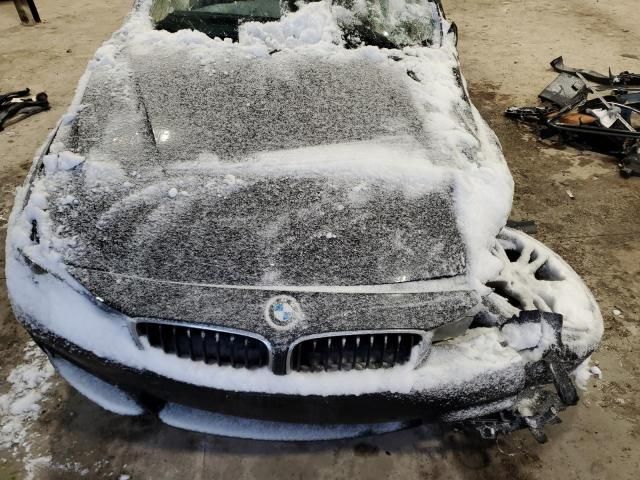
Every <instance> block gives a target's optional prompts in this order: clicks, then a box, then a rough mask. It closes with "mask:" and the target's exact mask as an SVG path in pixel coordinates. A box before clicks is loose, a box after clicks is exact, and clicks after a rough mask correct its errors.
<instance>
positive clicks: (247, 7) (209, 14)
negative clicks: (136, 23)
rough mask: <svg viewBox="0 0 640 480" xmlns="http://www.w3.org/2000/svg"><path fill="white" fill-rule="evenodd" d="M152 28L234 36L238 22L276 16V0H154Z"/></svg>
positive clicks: (215, 35) (235, 36) (277, 14)
mask: <svg viewBox="0 0 640 480" xmlns="http://www.w3.org/2000/svg"><path fill="white" fill-rule="evenodd" d="M151 18H152V19H153V21H154V22H155V23H156V28H158V29H160V30H168V31H170V32H176V31H178V30H182V29H192V30H200V31H201V32H204V33H206V34H207V35H209V36H210V37H221V38H225V37H228V38H233V39H237V38H238V23H239V22H241V21H244V20H257V21H268V20H277V19H279V18H280V1H279V0H235V1H234V0H154V2H153V5H152V7H151Z"/></svg>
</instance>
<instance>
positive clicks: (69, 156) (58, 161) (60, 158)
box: [42, 151, 84, 175]
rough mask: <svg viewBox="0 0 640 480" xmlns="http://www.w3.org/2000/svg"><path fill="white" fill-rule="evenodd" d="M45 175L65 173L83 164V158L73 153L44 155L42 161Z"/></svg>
mask: <svg viewBox="0 0 640 480" xmlns="http://www.w3.org/2000/svg"><path fill="white" fill-rule="evenodd" d="M42 161H43V163H44V169H45V173H46V175H53V174H55V173H56V172H59V171H67V170H71V169H72V168H75V167H77V166H78V165H80V164H81V163H82V162H84V157H83V156H82V155H78V154H76V153H73V152H69V151H63V152H61V153H52V154H49V155H45V156H44V157H43V159H42Z"/></svg>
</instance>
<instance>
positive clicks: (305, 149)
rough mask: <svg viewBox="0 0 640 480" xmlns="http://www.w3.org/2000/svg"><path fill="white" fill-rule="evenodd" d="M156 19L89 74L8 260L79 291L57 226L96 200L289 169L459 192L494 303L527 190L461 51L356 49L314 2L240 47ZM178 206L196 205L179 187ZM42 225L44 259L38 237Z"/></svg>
mask: <svg viewBox="0 0 640 480" xmlns="http://www.w3.org/2000/svg"><path fill="white" fill-rule="evenodd" d="M149 5H150V2H149V1H143V2H141V4H140V6H138V8H137V10H135V11H134V13H132V15H131V16H130V17H129V18H128V20H127V21H126V22H125V25H124V26H123V27H122V28H121V30H120V31H118V32H116V34H114V36H113V37H112V38H111V39H110V40H109V41H108V42H106V43H105V45H103V46H102V47H101V48H100V49H99V50H98V52H97V53H96V57H95V59H94V60H93V61H92V62H91V63H90V65H89V67H88V69H87V72H86V73H85V75H84V77H83V79H82V80H81V82H80V85H79V88H78V92H77V94H76V98H75V100H74V102H73V105H72V107H71V108H70V111H69V113H68V114H67V115H66V116H65V117H64V118H63V121H62V124H61V127H60V130H59V132H58V134H57V135H56V137H55V139H54V140H55V141H54V142H53V144H52V146H51V153H52V154H53V155H58V157H57V158H51V157H50V158H49V160H48V161H47V172H46V173H47V175H46V176H37V178H36V179H35V181H34V182H33V185H32V187H31V190H30V195H29V196H28V202H27V204H26V208H25V209H24V210H23V211H20V207H21V206H22V203H23V201H24V199H25V198H27V197H26V189H23V190H22V191H21V193H20V194H19V196H18V199H17V201H16V205H17V208H16V209H15V210H14V213H13V216H12V219H11V229H10V231H9V234H8V240H9V241H8V242H7V248H9V249H16V248H19V249H21V250H22V251H24V253H25V254H27V255H28V256H29V257H30V258H32V259H33V260H34V261H36V262H37V263H39V264H41V265H42V266H44V267H45V268H47V269H49V270H51V271H54V272H56V273H58V274H60V275H63V276H64V275H66V273H65V270H64V267H63V266H62V263H61V262H62V260H63V259H64V258H65V257H66V255H67V254H68V252H69V250H70V249H71V250H73V249H82V247H83V245H82V238H81V237H79V236H74V235H73V234H72V233H71V232H68V231H65V225H64V224H61V223H59V222H56V218H57V217H56V212H62V211H64V210H65V209H67V210H69V209H71V210H72V209H73V206H74V204H76V205H77V203H78V202H80V201H88V200H87V199H89V198H91V200H90V202H91V203H93V204H95V205H96V206H97V205H110V204H114V203H116V202H117V201H118V199H121V198H123V197H124V196H126V195H128V193H127V190H129V191H131V189H133V190H135V189H136V188H139V187H141V186H145V187H146V186H148V185H150V184H153V183H154V182H156V183H158V184H161V183H162V182H167V178H169V180H170V179H171V178H177V177H179V175H180V171H181V170H182V171H183V172H184V170H185V169H190V168H199V169H200V170H199V171H200V172H202V166H203V165H204V166H205V167H207V168H213V167H215V168H220V170H227V171H229V172H228V173H232V174H234V175H237V173H238V172H242V171H243V170H242V169H243V168H244V169H248V170H255V171H263V172H264V171H268V170H270V169H271V168H273V167H276V168H278V169H279V172H278V174H279V175H287V176H290V177H300V178H308V177H309V176H310V175H311V176H315V177H318V176H321V177H323V178H327V179H330V178H331V177H336V178H338V177H339V178H341V179H343V180H344V179H348V180H350V181H352V182H353V185H354V187H357V185H359V184H361V183H363V182H364V183H369V184H376V185H381V186H382V187H383V188H389V189H391V190H394V191H400V192H402V195H408V196H411V197H419V196H420V195H429V194H433V193H434V192H438V191H442V190H443V189H446V188H448V187H449V186H452V190H451V192H452V193H451V198H452V201H453V204H454V211H455V222H456V230H458V231H459V232H460V234H461V237H462V240H463V244H464V245H465V247H464V248H465V249H466V272H467V275H468V278H469V282H470V284H471V285H472V286H473V287H474V288H476V289H477V290H478V291H485V290H484V288H485V287H484V286H483V285H484V282H485V281H486V280H487V279H489V278H492V277H493V276H494V275H495V274H496V273H497V272H498V271H499V269H500V267H501V264H500V262H499V261H498V260H497V259H495V258H494V257H493V256H492V255H491V253H490V248H491V247H492V246H493V245H494V243H495V236H496V234H497V233H498V232H499V230H500V229H501V227H502V226H503V225H504V223H505V222H506V218H507V216H508V213H509V211H510V208H511V198H512V193H513V182H512V179H511V176H510V174H509V172H508V169H507V167H506V164H505V161H504V159H503V156H502V153H501V151H500V148H499V145H498V143H497V140H496V138H495V136H494V135H493V133H492V132H491V130H490V129H489V128H488V127H487V125H486V123H485V122H484V121H483V120H482V118H481V117H480V115H479V114H478V112H477V110H476V109H475V108H474V107H473V106H472V105H470V104H468V103H467V102H466V101H465V99H464V97H465V95H464V92H463V88H464V87H463V86H461V85H459V83H458V81H457V80H456V71H457V68H458V64H457V54H456V51H455V46H454V45H453V43H452V41H451V40H450V39H447V38H445V39H444V41H443V45H442V46H441V47H429V48H427V47H419V48H409V47H407V48H404V49H402V50H387V49H379V48H376V47H371V46H365V47H361V48H357V49H353V50H347V49H345V48H344V47H343V46H342V40H341V38H340V35H339V29H338V27H337V23H336V16H337V15H339V14H340V13H341V12H340V11H338V10H337V9H336V8H332V7H331V6H330V3H329V2H314V3H312V4H308V5H303V6H301V8H300V10H299V11H297V12H295V13H290V14H286V15H285V16H283V18H282V19H281V20H280V21H277V22H270V23H266V24H257V23H246V24H244V25H243V26H242V27H241V30H240V40H239V42H237V43H232V42H230V41H222V40H220V39H210V38H209V37H207V36H206V35H204V34H203V33H200V32H195V31H179V32H177V33H174V34H172V33H168V32H165V31H156V30H154V29H153V27H152V25H151V22H150V20H149V18H148V9H149ZM342 13H344V12H342ZM274 49H277V50H279V51H278V52H275V53H274V52H273V50H274ZM270 53H271V54H270ZM314 66H317V69H316V70H315V71H314ZM165 71H166V73H167V74H166V75H161V74H160V73H162V72H165ZM243 72H244V74H243ZM358 72H360V74H358ZM362 72H365V74H362ZM260 74H264V77H263V78H264V79H265V80H264V81H263V82H262V83H260V82H256V80H257V79H259V78H260ZM354 80H355V81H354ZM250 85H254V88H253V90H252V89H251V88H249V87H250ZM287 86H290V87H291V88H292V89H293V91H294V93H295V95H291V96H290V97H289V98H287V96H286V92H287ZM341 88H342V90H341ZM296 89H297V90H296ZM220 95H223V96H224V102H221V101H220V98H219V96H220ZM271 95H274V97H275V98H276V99H277V100H278V101H277V102H276V101H274V100H273V98H272V96H271ZM283 102H284V103H283ZM278 104H281V105H282V107H281V108H280V110H279V111H277V112H274V108H276V107H277V105H278ZM305 115H306V116H305ZM225 116H226V117H228V118H229V119H230V121H229V122H227V124H224V119H225ZM256 118H259V119H260V121H255V119H256ZM274 118H275V119H276V120H275V121H273V122H272V123H271V124H269V123H268V122H269V119H274ZM242 119H248V120H247V121H246V122H245V123H244V124H240V123H238V122H239V121H240V120H242ZM249 120H250V121H249ZM305 120H306V122H307V123H305ZM233 122H235V123H233ZM308 125H311V126H313V128H306V127H308ZM251 127H253V130H252V129H251ZM276 127H277V128H276ZM78 132H82V135H78ZM211 132H213V133H211ZM252 134H253V138H251V135H252ZM398 139H400V140H398ZM234 140H235V141H234ZM398 142H400V143H398ZM381 145H384V147H382V148H380V146H381ZM396 147H397V148H396ZM373 149H376V152H375V154H374V152H372V150H373ZM381 152H383V153H385V155H381V154H380V153H381ZM394 154H395V155H394ZM327 158H332V160H331V161H327ZM67 167H69V168H70V169H68V168H67ZM192 171H193V170H192ZM232 171H233V172H232ZM245 171H246V170H245ZM32 175H33V172H32ZM169 183H170V182H169ZM184 193H185V194H186V195H188V194H189V192H188V191H184ZM167 194H168V197H169V198H175V197H176V196H178V195H180V194H182V192H181V191H180V188H179V185H177V184H176V185H174V186H170V188H168V190H167ZM88 211H91V208H89V209H88ZM98 213H99V212H97V211H96V212H95V214H96V215H97V214H98ZM60 218H62V217H60ZM33 220H36V221H37V225H38V232H37V233H38V235H39V237H40V243H39V244H34V243H33V241H32V239H31V238H30V237H32V234H33ZM329 233H331V232H329ZM104 241H105V242H108V241H109V239H108V238H105V239H104Z"/></svg>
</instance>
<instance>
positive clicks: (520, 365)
mask: <svg viewBox="0 0 640 480" xmlns="http://www.w3.org/2000/svg"><path fill="white" fill-rule="evenodd" d="M525 237H526V236H522V235H521V234H518V233H512V234H511V237H510V238H508V239H507V240H508V241H507V242H506V243H505V245H507V246H508V247H509V248H516V247H517V244H518V242H519V241H520V242H524V247H525V248H521V250H522V251H525V250H527V248H529V247H530V246H531V244H530V243H527V242H529V240H530V239H529V240H527V239H528V237H526V238H525ZM533 245H534V247H535V248H536V249H537V252H538V253H537V255H535V259H537V261H539V259H540V258H541V257H540V255H541V251H540V249H541V248H544V247H541V246H540V244H537V243H536V244H533ZM522 246H523V245H520V247H522ZM505 248H506V247H505ZM543 253H546V254H549V255H554V257H553V258H554V265H553V270H554V271H555V273H556V274H557V275H558V276H559V277H562V279H563V281H565V282H569V283H570V284H571V285H572V286H573V287H572V290H571V291H572V292H573V293H574V295H575V294H576V292H578V293H580V292H582V295H584V296H585V299H586V300H585V302H586V303H585V305H586V304H587V303H588V304H589V305H592V304H593V305H595V303H594V302H593V299H592V297H591V296H590V293H589V292H588V290H586V287H584V285H583V284H582V282H581V281H580V279H579V278H578V277H577V275H576V274H575V273H574V272H573V271H572V270H571V269H570V268H569V267H568V266H566V264H564V262H562V260H560V259H559V258H557V256H555V254H552V252H550V251H549V250H548V249H545V250H544V252H543ZM532 257H533V255H532ZM558 269H560V270H561V271H558ZM7 271H8V273H9V275H8V277H9V278H8V281H9V291H10V295H11V299H12V303H13V306H14V311H15V313H16V316H17V318H18V319H19V320H20V321H21V322H22V323H23V324H24V325H25V327H26V328H27V329H28V330H29V332H30V333H31V335H32V336H33V338H34V339H35V340H36V342H38V344H39V345H40V346H41V347H42V348H43V349H44V350H45V351H46V352H47V353H48V354H49V355H50V358H51V359H52V361H53V363H54V365H55V364H57V363H58V365H59V363H60V362H59V360H62V361H63V362H68V363H69V364H71V365H73V366H75V367H76V368H77V369H79V371H81V372H85V373H86V374H89V375H91V377H92V378H95V379H99V380H98V381H100V382H103V383H104V384H105V385H107V386H109V388H112V389H114V390H116V391H118V392H120V394H121V396H122V395H124V396H125V397H126V398H128V399H129V401H130V403H131V404H132V405H134V406H136V407H137V408H132V409H130V412H131V413H139V412H142V411H144V410H147V411H151V412H154V413H157V414H159V415H160V417H161V418H162V417H163V415H162V412H163V411H164V409H165V408H166V406H167V405H175V404H179V405H184V406H187V407H191V408H196V409H200V410H208V411H213V412H217V413H221V414H225V415H231V416H235V417H246V418H253V419H258V420H265V421H276V422H293V423H305V424H368V423H381V422H403V424H409V423H412V422H416V421H429V422H432V421H445V422H455V423H458V422H466V423H467V424H468V425H473V426H474V428H476V429H477V430H479V431H480V432H481V433H483V434H484V435H485V436H486V435H490V434H495V433H497V432H500V431H508V430H512V429H514V428H520V427H529V428H531V429H532V430H536V429H538V427H539V426H540V424H541V422H542V423H544V422H548V421H551V420H554V419H555V418H556V415H555V413H554V412H557V411H558V410H559V409H560V408H562V407H563V406H564V405H566V404H571V403H575V400H576V399H577V396H575V395H574V393H575V388H574V387H573V385H572V384H571V381H570V380H569V377H568V372H571V371H573V370H574V369H575V368H576V367H577V366H578V365H580V364H581V363H582V362H583V361H584V359H585V358H586V357H588V355H589V354H590V353H591V352H592V350H593V348H595V345H596V344H597V340H598V339H599V335H601V327H602V326H601V317H600V316H599V312H598V311H597V306H593V305H592V306H591V307H589V308H595V310H594V315H593V317H592V319H591V321H590V323H589V322H586V323H585V322H582V323H580V322H577V321H576V320H575V319H574V318H569V321H566V320H567V319H565V321H564V322H562V321H561V323H560V324H559V326H558V328H557V329H556V330H555V334H554V335H551V337H549V336H548V335H546V336H545V335H543V333H544V330H545V329H544V328H543V327H542V326H541V327H540V329H539V330H540V332H541V334H540V335H541V336H540V340H539V341H538V342H537V343H536V345H519V346H516V343H521V339H518V335H515V336H514V335H513V332H511V333H510V334H509V335H507V334H506V333H507V330H508V329H506V326H507V325H509V326H510V327H513V326H514V325H519V324H528V325H530V324H532V323H533V324H535V323H536V322H537V323H539V324H540V325H543V324H549V325H550V324H551V323H553V322H549V321H547V320H549V319H550V318H556V319H557V317H560V316H559V315H555V316H554V315H553V314H544V315H543V314H541V313H540V312H534V313H533V314H532V313H527V312H524V314H523V312H520V313H519V314H518V315H515V314H514V316H513V317H512V318H505V316H504V315H501V313H500V311H501V305H500V302H499V301H498V302H496V301H494V302H492V306H491V308H490V309H488V310H487V312H485V313H486V314H487V315H484V316H483V317H482V318H481V319H480V321H479V323H478V324H477V325H474V326H475V327H476V328H471V329H469V331H468V332H467V333H466V334H465V335H464V336H462V337H458V338H455V339H453V340H450V341H445V342H440V343H438V344H434V345H433V347H432V349H431V354H430V356H429V358H428V360H427V361H426V363H425V364H424V365H422V366H420V367H419V368H413V367H412V366H411V365H404V366H401V367H395V368H393V369H389V370H377V371H352V372H331V373H319V374H318V373H297V372H296V373H293V374H289V375H285V376H277V375H273V374H272V373H271V372H268V371H266V372H264V371H262V372H260V371H258V372H256V371H249V370H243V369H233V368H232V367H218V366H216V365H206V364H202V365H198V364H196V363H194V362H191V361H190V360H189V359H183V358H171V359H168V358H167V356H166V355H164V354H163V352H161V351H151V350H152V349H143V350H140V349H139V348H138V347H137V346H136V345H135V342H134V341H133V339H132V337H131V334H130V331H129V328H128V322H127V321H126V318H123V316H122V315H121V314H118V312H110V313H105V311H104V310H101V309H100V308H99V307H98V306H96V305H95V303H93V302H92V301H90V300H89V299H88V298H87V297H86V296H84V295H82V294H81V293H79V292H77V291H75V290H73V289H72V288H70V287H69V286H68V285H67V284H66V283H64V282H61V281H60V280H58V279H56V278H53V277H52V276H51V275H49V274H46V273H44V274H43V273H42V272H38V273H34V271H33V270H32V269H31V268H30V267H29V266H28V265H27V264H25V263H24V262H23V261H22V260H21V259H20V258H19V257H18V256H13V257H8V269H7ZM536 271H537V270H536ZM510 281H511V282H512V283H513V279H511V280H510ZM511 287H513V285H511ZM578 287H579V288H578ZM545 298H547V297H546V294H545ZM494 300H495V299H494ZM521 300H522V299H521ZM547 300H549V298H547ZM574 303H575V302H574ZM489 310H492V311H489ZM502 311H504V309H502ZM532 315H533V316H532ZM549 315H551V316H550V317H549ZM547 317H548V318H547ZM560 318H561V317H560ZM585 325H586V327H588V328H582V327H585ZM547 326H548V325H547ZM579 327H580V328H579ZM581 328H582V329H581ZM552 330H553V329H552ZM594 332H595V333H594ZM514 338H515V339H514ZM581 338H582V339H586V340H584V341H581V340H580V339H581ZM594 338H596V342H595V344H594V340H593V339H594ZM565 340H566V341H565ZM510 342H512V344H511V345H510ZM58 370H59V371H61V373H63V376H65V377H67V378H68V379H69V381H70V383H72V384H74V385H75V383H74V379H73V378H69V375H66V374H65V372H64V371H63V370H62V369H61V368H60V367H58ZM550 385H555V387H556V388H555V389H553V388H552V389H551V390H550V389H549V388H548V386H550ZM79 390H80V391H83V390H82V388H79ZM97 390H100V389H92V390H86V389H85V391H84V392H83V393H85V394H87V396H89V397H90V398H92V399H93V400H95V401H96V402H97V403H99V404H100V405H102V406H104V407H105V408H107V409H110V410H113V411H116V412H118V413H123V410H122V409H120V408H111V407H112V406H113V405H115V404H114V401H113V398H111V399H100V398H98V394H97V393H96V391H97ZM103 390H104V389H103ZM107 390H108V389H107ZM105 391H106V390H105ZM543 391H546V392H549V391H552V392H554V393H553V395H552V396H553V397H554V399H553V401H551V402H549V401H548V395H546V394H545V395H542V396H541V392H543ZM542 397H544V401H538V402H537V403H538V404H539V405H538V406H539V407H540V408H544V409H545V410H544V411H540V410H539V408H531V405H532V404H534V403H536V402H535V401H534V400H536V401H537V400H539V399H541V398H542ZM101 400H104V401H101ZM525 404H526V405H528V407H527V408H526V409H524V408H522V406H523V405H525ZM125 410H126V409H125ZM549 412H551V414H549ZM496 415H497V417H496ZM478 422H480V423H478ZM487 422H488V423H487ZM492 432H493V433H492Z"/></svg>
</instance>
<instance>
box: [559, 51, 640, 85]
mask: <svg viewBox="0 0 640 480" xmlns="http://www.w3.org/2000/svg"><path fill="white" fill-rule="evenodd" d="M551 67H552V68H553V69H554V70H555V71H556V72H560V73H569V74H573V75H575V74H581V75H583V76H584V78H586V79H587V80H589V81H590V82H593V83H598V84H600V85H610V86H612V87H616V86H620V85H640V74H637V73H631V72H627V71H624V72H620V73H619V74H617V75H613V74H612V73H611V69H609V75H603V74H602V73H598V72H594V71H593V70H586V69H582V68H573V67H567V66H566V65H565V64H564V59H563V58H562V56H559V57H557V58H554V59H553V60H551Z"/></svg>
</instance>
